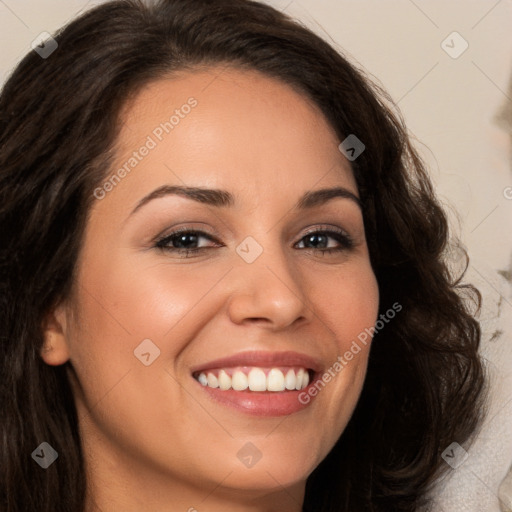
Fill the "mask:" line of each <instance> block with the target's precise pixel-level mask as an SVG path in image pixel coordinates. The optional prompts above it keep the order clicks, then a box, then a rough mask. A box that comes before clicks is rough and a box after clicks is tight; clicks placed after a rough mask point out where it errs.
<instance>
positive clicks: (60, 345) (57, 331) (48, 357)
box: [40, 307, 69, 366]
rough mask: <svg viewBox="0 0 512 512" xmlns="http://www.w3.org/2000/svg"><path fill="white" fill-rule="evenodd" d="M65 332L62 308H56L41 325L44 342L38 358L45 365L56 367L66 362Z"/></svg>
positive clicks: (67, 353)
mask: <svg viewBox="0 0 512 512" xmlns="http://www.w3.org/2000/svg"><path fill="white" fill-rule="evenodd" d="M66 331H67V330H66V313H65V311H64V308H61V307H59V308H56V309H55V310H54V311H52V312H51V313H50V314H49V315H48V316H47V318H46V320H45V323H44V325H43V335H44V341H43V346H42V347H41V352H40V356H41V358H42V359H43V361H44V362H45V363H46V364H48V365H51V366H58V365H61V364H64V363H65V362H66V361H68V359H69V348H68V340H67V336H66Z"/></svg>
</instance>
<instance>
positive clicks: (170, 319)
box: [41, 68, 378, 512]
mask: <svg viewBox="0 0 512 512" xmlns="http://www.w3.org/2000/svg"><path fill="white" fill-rule="evenodd" d="M221 71H222V72H221ZM215 77H216V78H215ZM212 80H213V81H212ZM189 97H194V98H195V99H196V100H197V101H198V104H197V106H196V107H195V108H193V109H192V111H191V112H190V114H188V115H187V116H186V117H184V118H183V119H181V120H180V124H179V125H178V126H176V127H175V129H174V130H173V131H172V132H171V133H169V134H167V135H165V137H164V139H163V140H162V141H161V142H159V143H158V145H157V147H156V148H155V149H153V150H152V151H150V153H149V155H148V156H146V157H145V158H144V159H142V161H140V162H139V163H138V165H137V166H136V168H134V169H133V170H132V171H131V172H130V173H129V174H128V175H127V176H126V177H125V178H124V179H123V180H122V181H121V182H120V183H119V184H117V185H116V186H115V187H114V188H113V190H112V191H110V192H109V193H108V194H106V196H105V197H104V198H103V199H101V200H95V201H94V205H93V207H92V210H91V212H90V217H89V220H88V224H87V227H86V231H85V234H84V243H83V247H82V250H81V253H80V258H79V261H78V262H77V265H78V274H77V279H76V282H75V283H74V284H75V286H74V293H73V294H72V296H71V297H69V298H68V299H67V300H66V301H64V302H63V303H61V304H60V305H59V306H58V307H57V308H56V309H55V310H54V311H53V313H52V314H51V315H50V317H49V318H48V321H47V326H46V342H45V347H44V350H43V351H42V354H41V355H42V357H43V359H44V360H45V362H46V363H47V364H49V365H59V364H63V363H64V362H66V361H68V360H70V361H71V364H72V368H73V371H70V379H71V383H72V387H73V392H74V395H75V399H76V405H77V410H78V415H79V422H80V433H81V437H82V440H83V447H84V454H85V460H86V469H87V478H88V483H89V494H88V501H87V510H88V511H95V510H101V511H103V512H110V511H117V510H123V511H125V512H132V511H133V512H135V511H137V512H140V511H146V510H147V511H153V512H160V511H161V512H163V511H166V512H169V511H193V510H197V511H199V512H220V511H223V512H224V511H225V510H230V511H232V512H237V511H242V510H243V511H251V512H252V511H254V512H256V511H266V512H268V511H278V510H279V511H280V512H295V511H300V510H301V507H302V502H303V498H304V488H305V481H306V479H307V477H308V475H309V474H310V473H311V472H312V471H313V470H314V468H315V467H316V466H317V465H318V464H319V463H320V462H321V460H322V459H323V458H324V457H325V456H326V455H327V453H328V452H329V451H330V449H331V448H332V447H333V445H334V444H335V442H336V440H337V439H338V438H339V436H340V435H341V433H342V432H343V430H344V428H345V426H346V424H347V422H348V420H349V419H350V416H351V414H352V412H353V410H354V407H355V405H356V402H357V400H358V397H359V395H360V392H361V388H362V385H363V381H364V377H365V373H366V366H367V359H368V352H369V348H370V344H368V345H367V346H366V347H365V346H362V350H361V351H360V352H359V353H358V354H357V355H356V356H355V357H354V359H353V360H352V361H350V363H349V364H348V365H347V366H346V367H345V368H344V369H343V371H341V372H340V373H338V374H337V375H336V377H335V378H333V379H332V380H331V381H330V382H329V383H328V384H327V385H326V386H325V388H324V389H323V390H322V391H320V392H319V393H318V395H317V396H316V398H315V399H314V400H313V401H312V402H311V404H310V405H309V406H308V407H307V408H305V409H303V410H301V411H299V412H297V413H294V414H291V415H288V416H281V417H255V416H253V415H249V414H247V413H244V412H241V411H237V410H235V409H233V408H231V407H227V406H225V405H221V404H219V403H218V402H216V401H213V400H212V399H211V398H210V397H209V396H207V394H206V393H205V392H204V390H203V389H202V388H201V386H200V385H199V384H198V383H197V382H196V381H195V380H194V379H193V378H192V376H191V368H192V367H194V366H197V365H199V364H202V363H206V362H208V361H211V360H214V359H217V358H219V357H224V356H229V355H232V354H235V353H238V352H242V351H247V350H265V351H287V350H292V351H297V352H301V353H305V354H308V355H310V356H313V357H315V358H317V359H318V360H319V361H321V363H322V365H323V366H324V368H328V367H331V366H332V365H333V363H334V362H335V361H336V359H337V357H338V356H340V355H343V354H344V353H345V352H346V351H347V350H348V349H349V348H350V345H351V343H352V341H353V340H355V339H356V338H357V335H358V334H359V333H360V332H362V331H363V330H364V329H365V328H367V327H370V326H373V325H374V324H375V321H376V319H377V311H378V288H377V283H376V279H375V276H374V273H373V271H372V268H371V265H370V260H369V254H368V248H367V245H366V241H365V234H364V225H363V217H362V213H361V210H360V208H359V207H358V205H357V204H356V202H354V201H352V200H350V199H347V198H335V199H332V200H330V201H328V202H325V203H324V204H321V205H319V206H316V207H314V208H312V209H310V210H304V211H298V210H295V209H294V205H295V203H296V202H297V200H298V198H299V197H300V196H301V195H302V194H303V193H304V192H307V191H311V190H317V189H320V188H330V187H335V186H340V187H344V188H346V189H348V190H350V191H351V192H353V193H354V194H355V195H357V194H358V191H357V186H356V183H355V180H354V177H353V174H352V170H351V167H350V163H349V162H348V160H347V159H346V158H345V157H344V156H343V154H342V153H341V152H340V151H339V150H338V144H339V142H340V141H339V139H338V137H337V136H336V134H335V132H334V130H333V129H332V127H331V126H330V125H329V124H328V123H327V121H326V119H325V118H324V116H323V115H322V114H321V112H320V111H319V109H318V108H317V107H316V106H315V105H314V104H313V103H312V102H311V101H309V100H308V99H306V98H305V97H304V96H303V95H301V94H299V93H298V92H296V91H294V90H293V89H292V88H290V86H288V85H285V84H283V83H281V82H279V81H276V80H274V79H271V78H268V77H265V76H263V75H261V74H259V73H257V72H253V71H239V70H235V69H224V70H219V69H215V68H212V69H209V70H201V71H196V72H193V73H192V72H188V73H187V74H181V75H179V76H175V77H173V78H172V79H169V78H166V79H160V80H158V81H155V82H152V83H151V84H148V85H146V86H145V87H144V89H143V90H142V91H140V92H139V93H138V94H137V95H136V96H135V97H134V98H133V101H131V102H130V103H129V104H127V106H126V108H125V110H124V112H123V116H122V119H123V127H122V131H121V133H120V136H119V139H118V144H117V152H116V155H117V156H116V162H115V165H114V166H113V167H112V169H111V172H110V173H109V174H108V175H107V178H108V177H109V176H111V174H112V172H115V170H116V169H118V168H119V167H120V166H122V165H123V163H124V162H126V160H127V159H128V158H129V157H130V155H131V154H132V153H133V151H134V150H137V149H138V148H139V147H140V146H141V145H142V144H143V143H144V141H145V140H146V138H147V136H148V135H149V134H151V133H152V132H153V130H154V129H155V127H157V126H158V125H159V124H160V123H161V122H163V121H165V120H167V119H168V118H169V116H170V115H171V114H172V111H173V110H174V109H175V108H179V107H180V106H181V105H182V104H184V103H186V101H187V99H188V98H189ZM162 185H187V186H203V187H210V188H219V189H225V190H228V191H229V192H231V193H232V194H233V195H234V196H235V198H236V206H234V207H214V206H210V205H205V204H201V203H198V202H195V201H193V200H191V199H188V198H184V197H180V196H177V195H167V196H165V197H161V198H159V199H155V200H153V201H150V202H149V203H147V204H146V205H144V206H143V207H141V208H139V209H138V210H137V212H135V213H134V214H133V215H130V212H131V211H132V210H133V209H134V208H135V206H136V205H137V203H138V202H139V201H140V200H141V199H142V198H143V197H145V196H146V195H147V194H149V193H150V192H152V191H153V190H155V189H157V188H158V187H160V186H162ZM325 225H328V226H327V227H334V228H339V229H342V230H344V231H346V232H348V233H349V234H350V236H351V237H352V238H353V240H354V247H353V248H351V249H343V250H342V251H340V252H337V253H332V254H331V255H329V254H324V255H322V254H321V253H320V251H319V250H318V249H315V246H314V245H312V244H309V245H308V241H307V239H305V238H304V237H305V235H306V230H307V229H308V228H317V230H321V229H322V228H325V227H326V226H325ZM185 226H186V227H189V228H190V229H194V228H195V229H201V230H203V231H206V232H207V233H209V234H211V235H212V237H213V240H214V241H212V240H209V239H208V238H200V239H199V241H198V243H199V245H200V246H203V247H210V249H206V250H204V252H202V253H198V254H195V255H190V257H188V258H184V257H183V256H181V257H180V255H179V254H177V253H172V252H165V251H163V250H161V249H158V248H155V247H154V245H155V244H154V242H155V240H156V239H157V237H158V236H159V235H166V234H169V233H170V232H171V231H172V230H173V229H175V228H176V227H185ZM247 236H251V237H253V238H254V239H255V240H256V241H257V242H258V244H259V245H260V246H261V247H262V249H263V252H262V254H261V255H260V256H259V257H258V258H257V259H256V260H255V261H254V262H253V263H251V264H248V263H247V262H246V261H245V260H244V259H242V258H241V257H240V256H239V255H238V253H237V252H236V250H235V249H236V247H237V246H238V245H239V244H240V242H242V240H244V239H245V238H246V237H247ZM327 240H328V247H338V246H339V243H338V242H337V241H336V240H335V239H333V238H328V239H327ZM216 242H220V244H221V246H218V244H217V243H216ZM321 247H325V245H323V246H321ZM144 339H151V340H152V341H153V343H155V345H156V346H158V348H159V350H160V355H159V357H158V358H157V359H155V360H154V362H153V363H152V364H150V365H149V366H145V365H143V364H142V363H141V362H140V361H139V360H138V359H137V358H136V357H135V356H134V350H135V349H136V347H137V346H138V345H139V344H140V343H141V341H142V340H144ZM248 442H251V443H253V444H254V445H255V446H256V447H257V449H258V450H259V452H260V453H261V454H262V457H261V459H260V460H259V461H258V462H257V463H256V464H255V465H254V466H253V467H251V468H247V467H245V465H244V464H242V462H241V461H240V460H239V458H238V457H237V452H238V451H239V450H240V449H241V448H242V447H243V446H244V445H245V444H246V443H248Z"/></svg>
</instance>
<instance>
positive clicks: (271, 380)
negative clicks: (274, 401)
mask: <svg viewBox="0 0 512 512" xmlns="http://www.w3.org/2000/svg"><path fill="white" fill-rule="evenodd" d="M267 389H268V391H283V390H284V375H283V372H282V371H281V370H279V368H272V369H271V370H270V372H269V373H268V379H267Z"/></svg>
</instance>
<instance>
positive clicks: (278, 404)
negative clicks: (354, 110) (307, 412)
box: [194, 379, 316, 416]
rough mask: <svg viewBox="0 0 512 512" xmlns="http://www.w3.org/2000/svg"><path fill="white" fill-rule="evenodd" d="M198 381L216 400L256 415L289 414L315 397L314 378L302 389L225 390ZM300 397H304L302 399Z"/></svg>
mask: <svg viewBox="0 0 512 512" xmlns="http://www.w3.org/2000/svg"><path fill="white" fill-rule="evenodd" d="M194 380H195V379H194ZM196 382H197V384H198V385H199V386H200V387H201V388H202V389H203V391H204V392H205V393H207V394H208V395H209V396H210V397H211V398H213V399H214V400H216V401H218V402H220V403H222V404H224V405H227V406H229V407H232V408H234V409H237V410H239V411H241V412H244V413H247V414H252V415H254V416H288V415H289V414H293V413H296V412H299V411H302V410H303V409H305V408H306V407H308V406H309V405H311V403H312V402H313V400H314V398H315V397H314V396H312V395H310V394H309V393H308V391H309V389H310V388H311V387H312V386H313V385H314V382H315V380H314V379H313V382H310V384H309V385H308V386H307V387H306V388H304V389H301V390H300V391H235V390H233V389H228V390H226V391H223V390H221V389H219V388H210V387H209V386H203V385H202V384H200V383H199V382H198V381H197V380H196ZM315 396H316V395H315ZM299 398H302V401H301V400H300V399H299ZM306 401H307V402H306ZM303 402H306V403H303Z"/></svg>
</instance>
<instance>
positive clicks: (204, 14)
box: [0, 0, 486, 512]
mask: <svg viewBox="0 0 512 512" xmlns="http://www.w3.org/2000/svg"><path fill="white" fill-rule="evenodd" d="M54 37H55V40H56V41H57V43H58V48H57V49H56V50H55V51H54V52H53V53H52V54H51V55H50V56H48V57H47V58H46V59H43V58H41V56H40V55H38V53H37V52H35V51H32V52H30V53H29V54H28V55H27V56H26V57H25V58H24V59H23V60H22V62H21V63H20V64H19V65H18V66H17V67H16V69H15V70H14V72H13V73H12V75H11V76H10V78H9V79H8V81H7V83H6V84H5V86H4V88H3V91H2V93H1V96H0V303H1V312H0V329H1V331H0V389H1V394H0V396H1V400H2V403H1V411H2V412H1V419H0V443H1V448H0V508H1V509H2V510H3V511H5V512H26V511H27V510H31V511H34V512H36V511H37V512H70V511H76V512H82V511H83V510H84V497H85V489H86V475H85V472H84V467H83V457H82V453H81V447H80V439H79V435H78V426H77V415H76V410H75V406H74V401H73V396H72V394H71V392H70V387H69V383H68V380H67V378H66V371H65V370H66V365H67V364H69V363H67V364H66V365H62V366H57V367H51V366H48V365H46V364H44V363H43V361H42V359H41V357H40V356H39V352H40V349H41V346H42V342H43V337H42V334H43V333H42V322H43V319H44V317H45V315H46V314H47V313H48V311H50V310H51V309H52V308H53V307H54V306H55V305H56V304H57V303H58V302H59V301H60V300H62V299H63V298H65V297H66V296H67V295H68V294H69V293H70V290H71V287H72V284H73V282H74V278H75V270H76V261H77V257H78V254H79V251H80V245H81V242H82V236H83V232H84V227H85V225H86V221H87V214H88V211H89V208H90V205H91V202H92V201H93V200H94V196H93V190H94V188H95V187H97V186H98V184H101V183H102V182H103V180H104V178H105V176H108V175H109V163H110V162H111V158H112V148H113V147H114V144H115V141H116V136H117V135H118V133H119V114H120V111H121V109H122V107H123V105H125V104H126V101H127V99H128V98H129V97H132V96H133V94H135V93H136V92H137V91H138V90H139V89H140V88H141V87H142V86H143V85H145V84H147V83H148V82H149V81H152V80H156V79H158V78H160V77H163V76H168V75H169V74H171V75H172V72H173V71H179V70H184V69H192V70H193V69H199V68H204V67H207V66H210V65H213V64H224V63H225V64H229V65H230V66H234V67H238V68H241V69H253V70H258V71H260V72H261V73H263V74H265V75H267V76H270V77H274V78H277V79H279V80H282V81H283V82H284V83H286V84H289V85H290V86H291V87H294V88H296V89H297V90H299V91H301V92H302V93H303V94H304V95H305V96H307V97H309V98H310V99H311V100H312V101H314V102H315V103H316V104H317V105H318V106H319V108H320V109H321V111H322V112H323V113H324V115H325V117H326V118H327V119H328V121H329V122H330V123H331V124H332V126H333V127H334V129H335V130H336V133H337V134H338V136H339V139H340V142H341V141H342V140H344V139H345V138H346V137H347V136H348V135H349V134H355V135H356V136H357V137H358V138H359V139H360V140H362V141H363V142H364V144H365V147H366V149H365V151H364V152H363V153H362V154H361V155H360V156H359V157H358V158H357V159H356V160H354V161H353V162H352V168H353V171H354V174H355V177H356V180H357V184H358V187H359V192H360V196H361V201H362V204H363V210H364V221H365V229H366V235H367V240H368V245H369V250H370V257H371V262H372V266H373V269H374V271H375V274H376V276H377V280H378V284H379V292H380V301H381V304H380V308H381V312H382V313H383V312H385V311H387V310H388V309H389V308H391V307H392V304H394V303H396V302H398V303H399V304H400V305H401V306H402V308H403V310H402V311H401V312H400V314H398V315H397V316H396V318H395V319H394V320H393V321H392V322H389V324H388V325H387V326H386V328H385V329H382V331H379V332H377V333H376V334H375V338H374V344H373V346H372V350H371V353H370V359H369V363H368V374H367V378H366V381H365V384H364V388H363V391H362V394H361V398H360V400H359V402H358V405H357V407H356V410H355V412H354V414H353V416H352V418H351V420H350V422H349V424H348V426H347V428H346V430H345V431H344V433H343V435H342V436H341V438H340V439H339V441H338V442H337V444H336V445H335V446H334V448H333V449H332V451H331V452H330V453H329V455H328V456H327V457H326V459H325V460H324V461H323V462H322V463H321V464H320V465H319V466H318V468H316V470H315V471H314V472H313V473H312V474H311V475H310V476H309V478H308V480H307V486H306V497H305V503H304V510H308V511H315V512H335V511H336V512H353V511H363V510H364V511H392V512H397V511H404V512H405V511H413V510H417V508H418V507H419V506H420V505H423V504H427V503H428V500H427V495H428V491H429V490H430V489H431V486H432V484H433V483H434V482H435V481H436V479H437V478H438V477H439V476H440V475H441V474H443V472H444V471H445V470H446V469H448V466H447V464H446V463H445V462H444V461H443V459H442V458H441V453H442V452H443V450H444V449H445V448H446V447H447V446H448V445H450V444H451V443H452V442H454V441H456V442H458V443H459V444H461V445H464V446H466V447H467V442H469V441H470V440H471V434H472V433H474V432H475V429H476V428H477V426H478V425H479V420H480V419H481V417H482V405H483V404H484V403H485V402H484V391H485V389H486V387H485V378H484V372H483V367H482V363H481V360H480V358H479V355H478V347H479V341H480V329H479V324H478V322H477V321H476V320H475V318H474V316H473V315H474V312H472V310H471V306H475V305H476V306H479V300H480V297H479V294H478V291H477V290H476V289H475V288H473V287H472V286H469V285H462V284H461V282H460V279H461V277H462V276H460V275H457V276H454V275H451V273H450V272H449V269H448V266H447V263H446V260H445V251H446V249H447V247H448V242H449V237H448V235H449V234H448V228H447V219H446V216H445V214H444V212H443V210H442V209H441V207H440V204H439V202H438V201H437V199H436V197H435V194H434V191H433V189H432V185H431V182H430V181H429V178H428V176H427V173H426V171H425V169H424V166H423V164H422V162H421V160H420V159H419V157H418V155H417V153H416V151H415V149H414V148H413V147H412V145H411V143H410V141H409V138H408V136H407V132H406V128H405V127H404V124H403V121H402V119H401V117H400V115H399V113H398V112H397V111H396V110H395V109H393V108H392V107H390V101H389V98H388V97H387V96H386V95H385V93H384V92H383V91H381V90H380V89H378V87H377V86H375V85H374V84H373V83H372V82H371V81H370V80H369V79H368V78H367V77H366V76H365V75H364V74H363V72H361V71H360V70H358V69H356V67H354V65H352V64H350V63H349V61H348V60H347V59H346V58H345V57H344V56H343V55H341V54H340V53H339V52H338V51H336V50H334V49H333V48H332V47H331V46H329V45H328V44H327V43H326V42H325V41H323V40H322V39H321V38H319V37H318V36H316V35H314V34H313V33H312V32H311V31H309V30H307V29H306V28H304V27H303V26H302V25H300V24H299V23H297V22H295V21H293V20H292V19H290V18H289V17H287V16H286V15H284V14H282V13H280V12H278V11H277V10H275V9H273V8H271V7H269V6H267V5H264V4H260V3H257V2H254V1H250V0H160V1H155V2H149V1H148V2H143V1H142V0H118V1H112V2H107V3H105V4H103V5H101V6H99V7H95V8H94V9H92V10H90V11H89V12H87V13H85V14H84V15H82V16H81V17H80V18H78V19H76V20H74V21H73V22H72V23H71V24H69V25H68V26H67V27H65V28H64V29H63V30H61V31H59V32H58V33H57V34H55V35H54ZM464 256H465V253H464ZM42 441H47V442H48V443H49V444H51V445H52V446H53V447H54V448H55V450H56V451H57V452H58V454H59V458H58V463H55V464H53V465H52V466H50V467H49V468H48V469H47V470H44V471H43V470H41V468H40V467H39V466H38V465H37V464H35V463H34V462H33V461H32V460H31V458H30V454H31V453H32V451H33V450H34V449H35V447H37V446H38V445H39V444H40V443H41V442H42ZM464 443H466V444H464Z"/></svg>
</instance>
